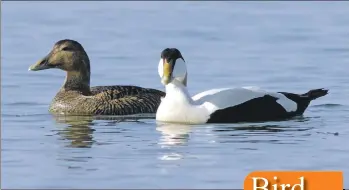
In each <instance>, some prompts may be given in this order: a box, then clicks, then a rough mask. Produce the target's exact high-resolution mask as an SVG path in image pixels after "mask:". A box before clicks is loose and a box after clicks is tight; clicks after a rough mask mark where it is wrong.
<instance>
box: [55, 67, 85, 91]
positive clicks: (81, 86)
mask: <svg viewBox="0 0 349 190" xmlns="http://www.w3.org/2000/svg"><path fill="white" fill-rule="evenodd" d="M62 89H63V90H65V91H79V92H82V93H83V94H86V95H87V94H89V93H90V71H87V69H81V70H78V71H68V72H67V76H66V78H65V81H64V84H63V86H62Z"/></svg>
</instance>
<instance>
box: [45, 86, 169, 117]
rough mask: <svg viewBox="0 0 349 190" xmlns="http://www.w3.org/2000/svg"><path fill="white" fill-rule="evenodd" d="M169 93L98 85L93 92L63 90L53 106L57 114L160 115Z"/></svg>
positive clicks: (132, 87) (58, 94)
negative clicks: (160, 109) (164, 97)
mask: <svg viewBox="0 0 349 190" xmlns="http://www.w3.org/2000/svg"><path fill="white" fill-rule="evenodd" d="M163 96H165V93H164V92H162V91H159V90H156V89H148V88H141V87H137V86H96V87H91V90H90V92H89V93H85V94H84V93H82V92H79V91H65V90H61V91H59V92H58V93H57V95H56V97H55V98H54V100H53V101H52V103H51V106H50V111H51V112H53V113H66V114H77V115H133V114H142V113H156V110H157V108H158V106H159V105H160V101H161V97H163Z"/></svg>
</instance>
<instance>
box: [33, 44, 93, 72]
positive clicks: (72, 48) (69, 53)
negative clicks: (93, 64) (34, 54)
mask: <svg viewBox="0 0 349 190" xmlns="http://www.w3.org/2000/svg"><path fill="white" fill-rule="evenodd" d="M52 68H58V69H62V70H64V71H67V72H86V74H88V75H89V73H90V60H89V58H88V56H87V53H86V52H85V50H84V48H83V47H82V45H81V44H80V43H79V42H77V41H74V40H69V39H65V40H60V41H58V42H56V43H55V45H54V46H53V48H52V50H51V51H50V52H49V53H48V54H47V55H46V56H45V57H44V58H42V59H40V60H39V61H38V62H36V63H35V64H33V65H31V66H30V67H29V70H30V71H39V70H44V69H52Z"/></svg>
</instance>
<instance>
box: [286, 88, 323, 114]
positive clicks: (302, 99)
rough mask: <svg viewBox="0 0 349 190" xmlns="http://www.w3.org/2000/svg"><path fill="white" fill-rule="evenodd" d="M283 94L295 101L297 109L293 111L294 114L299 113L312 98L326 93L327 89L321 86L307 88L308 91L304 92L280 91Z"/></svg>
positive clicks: (301, 112)
mask: <svg viewBox="0 0 349 190" xmlns="http://www.w3.org/2000/svg"><path fill="white" fill-rule="evenodd" d="M280 93H282V94H284V95H285V96H286V97H287V98H288V99H290V100H292V101H294V102H296V103H297V110H296V112H295V114H296V115H301V114H303V113H304V111H305V110H306V109H307V107H308V106H309V104H310V102H311V101H312V100H315V99H317V98H320V97H322V96H325V95H326V94H327V93H328V90H325V89H323V88H319V89H314V90H309V92H307V93H305V94H300V95H299V94H293V93H287V92H280Z"/></svg>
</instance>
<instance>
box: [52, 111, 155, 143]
mask: <svg viewBox="0 0 349 190" xmlns="http://www.w3.org/2000/svg"><path fill="white" fill-rule="evenodd" d="M154 117H155V116H154V114H138V115H128V116H72V115H53V118H54V120H55V121H56V123H58V124H64V125H67V126H64V128H63V129H62V128H60V129H58V130H55V131H57V134H58V135H59V136H61V139H63V140H69V141H70V143H69V145H68V147H75V148H91V147H92V145H93V144H95V143H97V142H96V141H95V140H94V139H93V133H94V131H95V129H93V126H94V125H102V126H113V127H114V126H117V125H118V124H119V123H120V122H140V121H138V120H139V119H153V118H154ZM113 129H115V128H113ZM117 129H119V128H117ZM124 131H126V129H124V128H120V129H119V130H118V131H116V132H115V130H113V131H109V132H108V133H122V132H124Z"/></svg>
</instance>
